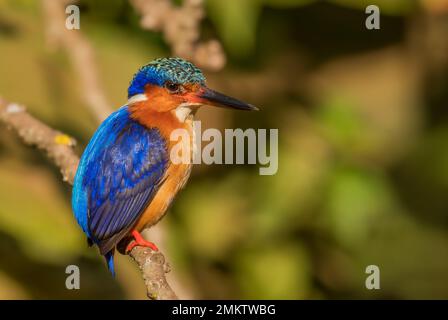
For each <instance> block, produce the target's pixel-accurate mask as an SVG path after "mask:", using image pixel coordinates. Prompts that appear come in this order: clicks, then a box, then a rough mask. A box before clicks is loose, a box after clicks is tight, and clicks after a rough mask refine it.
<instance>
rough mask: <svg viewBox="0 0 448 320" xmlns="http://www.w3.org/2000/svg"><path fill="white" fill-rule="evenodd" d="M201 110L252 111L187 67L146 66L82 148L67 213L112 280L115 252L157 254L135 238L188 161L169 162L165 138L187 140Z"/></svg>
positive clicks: (159, 62)
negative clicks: (184, 134) (177, 135)
mask: <svg viewBox="0 0 448 320" xmlns="http://www.w3.org/2000/svg"><path fill="white" fill-rule="evenodd" d="M202 106H215V107H226V108H233V109H238V110H246V111H252V110H258V109H257V108H256V107H255V106H253V105H251V104H248V103H245V102H242V101H240V100H237V99H235V98H232V97H229V96H227V95H224V94H222V93H219V92H217V91H214V90H212V89H210V88H208V87H207V86H206V79H205V76H204V75H203V73H202V71H201V70H200V69H199V68H198V67H196V66H195V65H194V64H192V63H191V62H189V61H186V60H184V59H181V58H176V57H170V58H159V59H156V60H153V61H151V62H150V63H148V64H146V65H144V66H143V67H141V68H140V69H139V70H138V71H137V72H136V73H135V74H134V77H133V78H132V80H131V82H130V84H129V87H128V100H127V103H126V104H125V105H124V106H122V107H120V108H119V109H118V110H116V111H115V112H113V113H111V114H110V115H109V116H108V117H107V118H106V119H105V120H104V121H103V122H102V123H101V124H100V126H99V127H98V129H97V130H96V131H95V133H94V134H93V136H92V138H91V139H90V141H89V143H88V145H87V147H86V148H85V150H84V152H83V154H82V156H81V158H80V162H79V165H78V168H77V171H76V175H75V179H74V183H73V191H72V209H73V212H74V216H75V218H76V220H77V222H78V224H79V226H80V227H81V229H82V231H83V232H84V233H85V235H86V236H87V242H88V244H89V246H92V245H96V246H97V247H98V248H99V252H100V254H101V255H102V256H104V258H105V259H106V263H107V267H108V269H109V271H110V272H111V273H112V275H113V276H114V275H115V267H114V254H115V250H116V249H117V250H118V251H119V252H120V253H124V254H125V253H129V252H130V251H131V250H132V248H134V247H135V246H143V247H148V248H151V249H152V250H154V251H158V248H157V246H156V245H155V244H154V243H152V242H150V241H147V240H145V239H144V238H143V237H142V235H141V233H140V232H141V231H142V230H143V229H145V228H149V227H151V226H153V225H155V224H156V223H157V222H158V221H159V220H160V219H161V218H162V217H163V216H164V215H165V213H166V211H167V209H168V208H169V206H170V205H171V204H172V202H173V199H174V197H175V196H176V194H177V193H178V192H179V190H181V189H182V188H183V187H184V186H185V184H186V182H187V180H188V179H189V176H190V172H191V167H192V164H191V163H192V161H189V162H186V163H185V162H182V163H175V162H173V161H171V159H170V150H171V149H172V148H173V146H174V142H173V141H171V140H170V134H171V133H172V132H173V130H176V129H185V130H187V131H188V132H189V133H191V134H193V121H194V120H193V119H194V115H195V113H196V111H197V110H198V108H200V107H202ZM190 140H194V139H190ZM190 143H192V144H193V142H192V141H191V142H190ZM193 147H194V146H193ZM193 149H194V148H191V150H193ZM192 152H193V151H191V153H190V154H188V157H190V158H189V159H191V157H192ZM120 248H121V249H120ZM122 248H125V249H124V250H123V249H122Z"/></svg>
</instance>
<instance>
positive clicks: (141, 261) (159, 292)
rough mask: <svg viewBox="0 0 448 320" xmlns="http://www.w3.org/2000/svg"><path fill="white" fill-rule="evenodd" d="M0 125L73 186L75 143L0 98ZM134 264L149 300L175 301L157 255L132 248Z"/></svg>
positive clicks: (165, 266)
mask: <svg viewBox="0 0 448 320" xmlns="http://www.w3.org/2000/svg"><path fill="white" fill-rule="evenodd" d="M0 122H2V123H4V124H5V125H6V126H7V127H8V128H10V129H12V130H14V131H15V132H17V134H18V135H19V137H20V138H21V139H22V140H23V142H25V143H26V144H28V145H31V146H36V147H37V148H39V149H41V150H43V151H44V152H45V153H46V155H47V156H48V157H49V158H50V159H51V160H52V161H53V162H54V164H55V165H56V166H57V167H58V168H59V169H60V170H61V172H62V176H63V179H64V181H66V182H68V183H69V184H73V179H74V176H75V173H76V168H77V167H78V163H79V157H78V155H76V153H75V152H74V150H73V147H74V146H75V140H74V139H73V138H71V137H69V136H68V135H66V134H64V133H62V132H59V131H57V130H54V129H52V128H50V127H49V126H47V125H46V124H45V123H43V122H41V121H39V120H37V119H36V118H34V117H33V116H31V115H30V114H29V113H28V112H27V111H26V109H25V107H24V106H22V105H19V104H16V103H9V102H7V101H5V100H3V99H2V98H1V97H0ZM129 255H130V256H131V257H132V258H133V259H134V261H135V262H136V263H137V264H138V266H139V268H140V270H141V273H142V277H143V280H144V281H145V285H146V290H147V295H148V297H149V298H150V299H157V300H164V299H177V296H176V294H175V293H174V291H173V290H172V289H171V287H170V286H169V284H168V282H167V281H166V277H165V274H166V273H167V272H169V269H170V268H169V265H168V264H167V263H165V257H164V255H163V254H162V253H161V252H154V251H151V250H148V249H146V248H143V247H135V248H134V249H133V250H132V251H131V252H130V254H129Z"/></svg>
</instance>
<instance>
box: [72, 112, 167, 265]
mask: <svg viewBox="0 0 448 320" xmlns="http://www.w3.org/2000/svg"><path fill="white" fill-rule="evenodd" d="M167 163H168V155H167V149H166V144H165V141H164V139H163V138H162V136H161V135H160V133H159V131H158V130H157V129H155V128H152V129H148V128H146V127H144V126H142V125H141V124H139V123H138V122H136V121H134V120H132V119H131V118H130V117H129V112H128V109H127V107H126V106H125V107H122V108H121V109H119V110H118V111H116V112H114V113H113V114H111V115H110V116H109V117H108V118H107V119H106V120H105V121H104V122H103V123H102V124H101V126H100V127H99V128H98V130H97V131H96V133H95V134H94V136H93V137H92V139H91V140H90V142H89V144H88V146H87V148H86V150H85V151H84V153H83V155H82V157H81V160H80V163H79V166H78V170H77V172H76V176H75V181H74V186H73V196H72V206H73V211H74V212H75V217H76V219H77V221H78V223H79V225H80V226H81V228H82V229H83V231H84V232H85V233H86V235H87V237H88V238H89V239H90V240H91V241H92V242H93V243H95V244H97V245H98V247H99V248H100V252H101V254H103V255H106V254H108V253H109V255H110V252H111V250H113V249H114V247H115V246H116V245H117V243H118V242H119V241H120V240H121V239H122V238H123V237H124V236H126V234H127V233H128V232H129V230H130V229H131V228H132V226H133V225H134V223H135V222H136V221H137V219H138V218H139V216H140V215H141V214H142V212H143V211H144V210H145V208H146V207H147V206H148V204H149V203H150V202H151V200H152V198H153V197H154V195H155V193H156V192H157V190H158V188H159V186H160V182H161V180H162V178H163V176H164V173H165V170H166V165H167ZM108 261H109V259H108ZM110 262H111V261H109V263H110ZM112 263H113V262H112Z"/></svg>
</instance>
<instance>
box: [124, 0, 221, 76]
mask: <svg viewBox="0 0 448 320" xmlns="http://www.w3.org/2000/svg"><path fill="white" fill-rule="evenodd" d="M131 4H132V5H133V6H134V8H135V9H136V10H137V11H138V12H139V13H140V15H141V20H140V25H141V26H142V28H144V29H148V30H152V31H161V32H163V34H164V37H165V40H166V42H167V43H168V44H169V45H170V46H171V49H172V52H173V55H175V56H179V57H182V58H185V59H188V60H191V61H192V62H194V63H195V64H197V65H198V66H200V67H203V68H206V69H209V70H212V71H217V70H220V69H222V68H223V67H224V65H225V63H226V56H225V54H224V51H223V49H222V46H221V44H220V43H219V41H218V40H210V41H208V42H200V41H199V38H200V23H201V20H202V19H203V18H204V8H203V0H184V1H183V3H182V6H176V5H173V4H172V2H171V0H131Z"/></svg>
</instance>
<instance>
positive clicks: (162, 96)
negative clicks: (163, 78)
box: [145, 85, 182, 112]
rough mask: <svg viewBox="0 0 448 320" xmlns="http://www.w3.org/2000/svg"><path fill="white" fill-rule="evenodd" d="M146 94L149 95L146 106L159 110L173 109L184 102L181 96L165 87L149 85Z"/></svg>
mask: <svg viewBox="0 0 448 320" xmlns="http://www.w3.org/2000/svg"><path fill="white" fill-rule="evenodd" d="M145 94H146V96H147V97H148V101H147V102H146V106H147V107H149V108H150V109H152V110H154V111H158V112H166V111H169V110H172V109H174V108H176V107H177V106H178V105H179V104H181V103H182V99H181V98H180V97H178V96H175V95H172V94H170V93H168V92H167V91H166V89H165V88H163V87H159V86H155V85H147V86H146V87H145Z"/></svg>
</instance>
